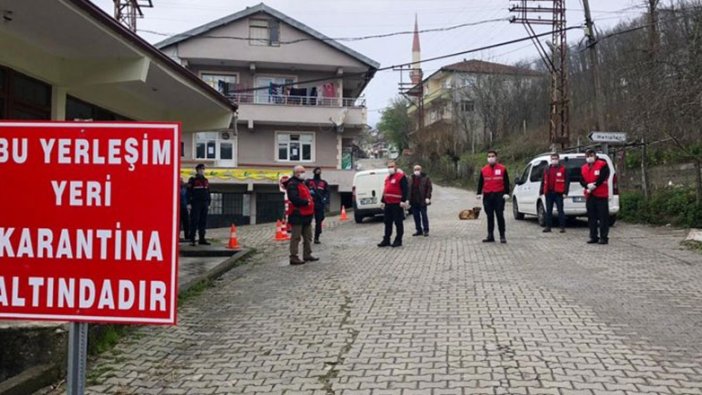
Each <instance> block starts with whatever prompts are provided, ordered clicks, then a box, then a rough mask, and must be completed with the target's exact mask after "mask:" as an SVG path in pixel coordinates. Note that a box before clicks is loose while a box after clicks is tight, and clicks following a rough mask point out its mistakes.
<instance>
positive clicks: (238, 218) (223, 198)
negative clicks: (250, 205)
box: [207, 192, 250, 228]
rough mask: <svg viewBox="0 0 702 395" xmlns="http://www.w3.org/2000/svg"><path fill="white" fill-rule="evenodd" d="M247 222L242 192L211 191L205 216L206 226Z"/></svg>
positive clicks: (245, 223) (213, 226)
mask: <svg viewBox="0 0 702 395" xmlns="http://www.w3.org/2000/svg"><path fill="white" fill-rule="evenodd" d="M249 223H250V218H249V216H244V194H243V193H220V192H213V193H212V203H211V204H210V210H209V214H208V216H207V227H208V228H226V227H227V226H231V225H232V224H234V225H237V226H239V225H248V224H249Z"/></svg>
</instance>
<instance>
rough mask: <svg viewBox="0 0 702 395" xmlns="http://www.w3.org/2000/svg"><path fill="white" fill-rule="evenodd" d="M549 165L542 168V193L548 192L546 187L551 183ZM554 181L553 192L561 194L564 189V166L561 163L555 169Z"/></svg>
mask: <svg viewBox="0 0 702 395" xmlns="http://www.w3.org/2000/svg"><path fill="white" fill-rule="evenodd" d="M549 177H551V166H549V167H547V168H546V170H544V195H545V194H547V193H548V192H549V190H548V187H549V185H550V183H551V179H550V178H549ZM555 178H556V180H555V181H556V183H555V186H554V192H556V193H559V194H563V193H565V191H566V168H565V166H563V165H559V167H558V170H556V177H555Z"/></svg>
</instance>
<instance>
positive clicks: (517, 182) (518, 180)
mask: <svg viewBox="0 0 702 395" xmlns="http://www.w3.org/2000/svg"><path fill="white" fill-rule="evenodd" d="M514 183H515V184H517V185H522V184H524V182H523V181H522V178H521V177H517V178H515V179H514Z"/></svg>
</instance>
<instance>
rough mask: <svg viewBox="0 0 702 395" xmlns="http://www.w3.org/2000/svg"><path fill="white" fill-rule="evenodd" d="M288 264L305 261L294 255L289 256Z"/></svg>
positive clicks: (302, 263) (303, 262)
mask: <svg viewBox="0 0 702 395" xmlns="http://www.w3.org/2000/svg"><path fill="white" fill-rule="evenodd" d="M290 264H291V265H293V266H297V265H304V264H305V261H303V260H301V259H300V258H298V257H296V256H291V257H290Z"/></svg>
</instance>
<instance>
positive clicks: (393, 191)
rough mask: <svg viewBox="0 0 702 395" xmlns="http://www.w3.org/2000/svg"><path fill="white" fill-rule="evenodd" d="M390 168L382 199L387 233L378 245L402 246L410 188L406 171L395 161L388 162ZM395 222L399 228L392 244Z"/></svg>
mask: <svg viewBox="0 0 702 395" xmlns="http://www.w3.org/2000/svg"><path fill="white" fill-rule="evenodd" d="M388 170H390V174H389V175H388V176H387V178H386V179H385V189H384V190H383V198H382V199H381V202H382V204H383V209H384V211H385V212H384V216H385V235H384V236H383V241H382V242H380V244H378V247H388V246H392V247H402V236H403V235H404V233H405V227H404V224H403V221H404V220H405V210H406V209H407V208H408V207H409V203H407V197H408V195H409V188H408V186H407V177H405V173H403V172H402V170H400V169H398V168H397V165H396V164H395V162H390V163H388ZM393 224H395V227H396V228H397V234H396V235H395V240H394V241H393V242H392V244H390V238H391V237H392V225H393Z"/></svg>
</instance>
